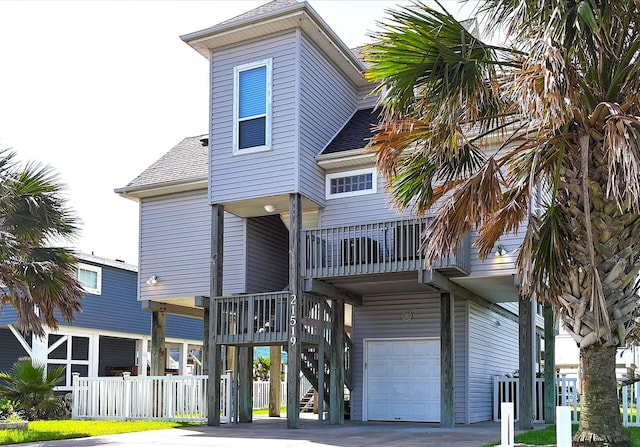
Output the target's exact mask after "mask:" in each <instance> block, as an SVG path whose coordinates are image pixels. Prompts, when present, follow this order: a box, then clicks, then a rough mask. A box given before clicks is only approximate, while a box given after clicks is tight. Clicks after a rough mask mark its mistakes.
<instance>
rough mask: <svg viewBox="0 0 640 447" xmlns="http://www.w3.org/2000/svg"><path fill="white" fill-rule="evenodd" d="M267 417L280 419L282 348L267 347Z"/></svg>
mask: <svg viewBox="0 0 640 447" xmlns="http://www.w3.org/2000/svg"><path fill="white" fill-rule="evenodd" d="M269 358H270V363H269V417H280V407H281V405H282V402H281V400H280V387H281V385H282V382H281V381H282V379H281V378H280V371H281V370H282V347H281V346H270V347H269Z"/></svg>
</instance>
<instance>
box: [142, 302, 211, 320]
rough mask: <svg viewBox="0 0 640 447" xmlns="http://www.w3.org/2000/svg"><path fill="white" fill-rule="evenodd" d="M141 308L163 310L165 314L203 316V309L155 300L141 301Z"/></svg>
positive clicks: (153, 310) (154, 310)
mask: <svg viewBox="0 0 640 447" xmlns="http://www.w3.org/2000/svg"><path fill="white" fill-rule="evenodd" d="M142 310H146V311H151V312H164V313H165V314H172V315H181V316H183V317H194V318H204V311H203V310H202V309H200V308H197V307H187V306H178V305H176V304H167V303H159V302H157V301H142Z"/></svg>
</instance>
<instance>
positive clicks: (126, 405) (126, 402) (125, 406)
mask: <svg viewBox="0 0 640 447" xmlns="http://www.w3.org/2000/svg"><path fill="white" fill-rule="evenodd" d="M130 376H131V373H130V372H128V371H125V372H123V373H122V380H123V383H122V387H123V391H124V392H123V394H124V397H123V399H122V417H124V418H125V419H128V418H129V417H130V416H131V381H130V380H129V378H130Z"/></svg>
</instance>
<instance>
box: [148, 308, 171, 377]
mask: <svg viewBox="0 0 640 447" xmlns="http://www.w3.org/2000/svg"><path fill="white" fill-rule="evenodd" d="M166 323H167V316H166V314H165V313H164V312H161V311H157V310H154V311H153V312H152V313H151V375H152V376H164V374H165V370H166V367H167V345H166V341H165V338H166Z"/></svg>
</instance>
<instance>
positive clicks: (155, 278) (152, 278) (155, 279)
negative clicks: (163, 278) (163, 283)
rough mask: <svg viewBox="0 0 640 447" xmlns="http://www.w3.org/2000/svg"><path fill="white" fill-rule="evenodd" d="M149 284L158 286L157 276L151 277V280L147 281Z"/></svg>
mask: <svg viewBox="0 0 640 447" xmlns="http://www.w3.org/2000/svg"><path fill="white" fill-rule="evenodd" d="M147 284H149V285H150V286H152V285H153V284H158V277H157V276H156V275H153V276H151V277H149V279H147Z"/></svg>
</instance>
